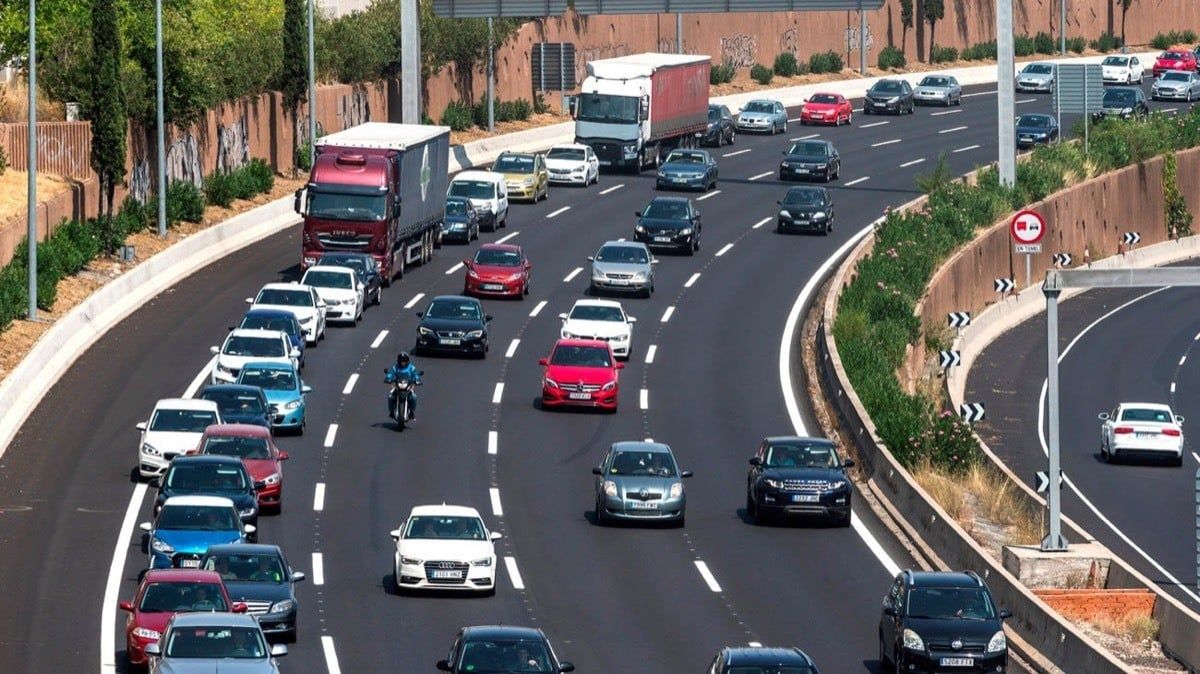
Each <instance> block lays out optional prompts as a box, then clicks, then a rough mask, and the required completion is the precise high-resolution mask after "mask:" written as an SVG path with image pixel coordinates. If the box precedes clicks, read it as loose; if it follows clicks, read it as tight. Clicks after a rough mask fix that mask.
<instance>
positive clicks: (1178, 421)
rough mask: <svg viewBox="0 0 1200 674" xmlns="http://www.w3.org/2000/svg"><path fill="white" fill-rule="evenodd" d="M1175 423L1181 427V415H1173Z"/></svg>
mask: <svg viewBox="0 0 1200 674" xmlns="http://www.w3.org/2000/svg"><path fill="white" fill-rule="evenodd" d="M1175 423H1177V424H1179V425H1180V426H1182V425H1183V415H1182V414H1176V415H1175Z"/></svg>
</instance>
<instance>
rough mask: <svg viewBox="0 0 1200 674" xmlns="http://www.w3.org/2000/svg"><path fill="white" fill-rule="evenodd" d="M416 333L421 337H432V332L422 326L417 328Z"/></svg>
mask: <svg viewBox="0 0 1200 674" xmlns="http://www.w3.org/2000/svg"><path fill="white" fill-rule="evenodd" d="M417 332H418V333H420V334H421V336H422V337H432V336H433V330H430V329H429V328H427V327H425V326H423V325H421V326H418V327H417Z"/></svg>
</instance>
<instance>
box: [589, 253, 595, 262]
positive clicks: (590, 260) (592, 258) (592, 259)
mask: <svg viewBox="0 0 1200 674" xmlns="http://www.w3.org/2000/svg"><path fill="white" fill-rule="evenodd" d="M595 261H596V258H595V257H593V256H591V255H589V256H588V262H595Z"/></svg>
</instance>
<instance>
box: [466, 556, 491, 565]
mask: <svg viewBox="0 0 1200 674" xmlns="http://www.w3.org/2000/svg"><path fill="white" fill-rule="evenodd" d="M491 565H492V558H491V557H484V558H483V559H476V560H475V561H473V562H471V566H491Z"/></svg>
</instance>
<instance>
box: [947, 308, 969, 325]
mask: <svg viewBox="0 0 1200 674" xmlns="http://www.w3.org/2000/svg"><path fill="white" fill-rule="evenodd" d="M946 323H947V325H949V326H950V327H952V328H965V327H967V326H968V325H970V324H971V314H970V313H969V312H966V311H951V312H950V313H949V314H946Z"/></svg>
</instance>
